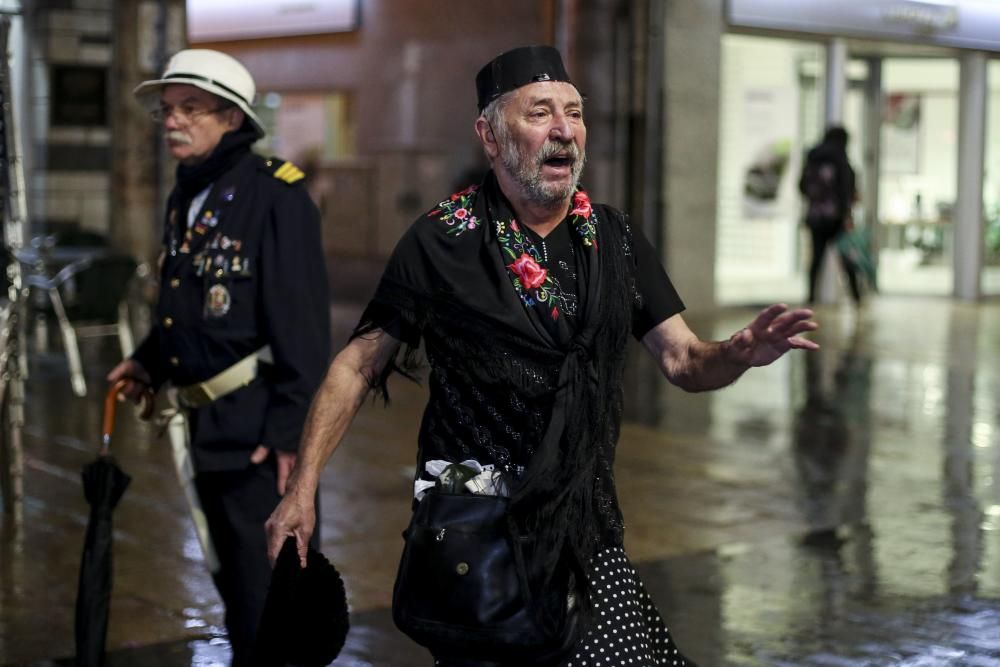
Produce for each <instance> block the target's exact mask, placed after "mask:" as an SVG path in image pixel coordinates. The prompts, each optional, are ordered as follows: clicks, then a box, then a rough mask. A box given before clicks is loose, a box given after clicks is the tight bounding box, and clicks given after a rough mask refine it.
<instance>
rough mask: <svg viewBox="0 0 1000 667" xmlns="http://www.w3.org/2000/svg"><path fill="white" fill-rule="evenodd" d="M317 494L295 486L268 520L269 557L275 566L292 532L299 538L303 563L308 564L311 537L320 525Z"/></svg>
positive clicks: (297, 548) (296, 545) (296, 546)
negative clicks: (316, 504) (317, 521)
mask: <svg viewBox="0 0 1000 667" xmlns="http://www.w3.org/2000/svg"><path fill="white" fill-rule="evenodd" d="M314 496H315V493H314V492H311V491H308V490H305V491H299V490H297V489H292V491H291V492H290V493H289V494H288V495H286V496H285V497H284V498H282V499H281V502H280V503H278V506H277V507H276V508H275V509H274V512H272V513H271V517H270V518H269V519H268V520H267V522H266V523H265V524H264V529H265V531H267V559H268V560H269V561H271V567H274V563H275V561H277V560H278V554H279V553H281V547H282V546H283V545H284V544H285V540H286V539H287V538H288V537H289V536H292V537H294V538H295V550H296V551H298V554H299V564H300V565H301V566H302V567H303V568H305V566H306V552H307V550H308V548H309V539H310V538H311V537H312V534H313V531H314V530H315V529H316V507H315V505H314V504H313V502H314Z"/></svg>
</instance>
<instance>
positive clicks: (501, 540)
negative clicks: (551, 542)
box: [392, 490, 580, 664]
mask: <svg viewBox="0 0 1000 667" xmlns="http://www.w3.org/2000/svg"><path fill="white" fill-rule="evenodd" d="M508 506H509V500H508V499H507V498H503V497H499V496H486V495H476V494H468V493H466V494H448V493H441V492H439V491H437V490H431V491H429V492H428V493H427V494H426V496H424V498H423V500H421V501H420V503H419V504H418V505H417V507H416V509H415V510H414V513H413V518H412V519H411V520H410V525H409V527H408V528H407V529H406V532H405V533H403V537H404V538H405V540H406V545H405V547H404V549H403V556H402V558H401V560H400V563H399V572H398V574H397V576H396V583H395V586H394V588H393V595H392V617H393V621H394V622H395V623H396V626H397V627H398V628H399V629H400V630H402V631H403V632H404V633H406V634H407V635H409V636H410V637H411V638H412V639H413V640H414V641H416V642H417V643H418V644H421V645H423V646H426V647H427V648H428V649H430V651H431V652H432V653H433V654H434V655H435V657H438V658H453V659H455V658H457V659H465V660H482V661H493V662H507V661H510V662H517V663H518V664H545V663H547V662H550V661H553V660H555V659H557V658H558V657H559V656H560V655H561V654H562V653H564V652H566V651H567V650H568V649H570V648H571V647H572V646H573V644H574V643H575V641H576V636H577V631H578V630H577V627H578V625H579V624H580V623H579V612H578V610H577V608H576V606H575V605H574V604H573V599H572V597H571V596H570V584H571V577H570V576H569V575H568V573H567V574H565V575H563V576H556V577H553V578H552V583H551V584H550V585H549V586H548V587H547V588H546V590H544V591H539V590H537V589H536V587H535V583H536V582H537V581H538V580H539V578H540V573H539V572H537V568H535V567H533V565H532V562H531V560H532V559H531V556H532V549H531V547H532V540H531V539H530V537H525V536H516V537H515V535H514V534H513V531H511V529H510V524H509V522H508V512H507V510H508Z"/></svg>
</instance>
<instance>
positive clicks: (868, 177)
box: [861, 58, 883, 257]
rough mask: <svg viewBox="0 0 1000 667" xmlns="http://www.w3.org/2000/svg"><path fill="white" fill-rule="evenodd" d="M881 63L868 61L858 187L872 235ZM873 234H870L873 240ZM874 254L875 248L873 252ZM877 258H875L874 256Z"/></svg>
mask: <svg viewBox="0 0 1000 667" xmlns="http://www.w3.org/2000/svg"><path fill="white" fill-rule="evenodd" d="M882 104H883V99H882V59H881V58H869V59H868V80H867V81H866V82H865V129H864V132H865V136H864V147H865V150H864V161H865V175H864V179H865V180H864V183H863V184H862V185H861V188H862V190H861V202H862V204H863V206H864V211H865V215H864V223H865V225H867V226H868V229H870V230H872V231H873V232H874V231H875V228H876V225H877V224H878V187H879V172H880V171H881V168H880V156H881V154H882V147H881V146H882ZM877 237H878V235H877V234H874V233H873V234H872V238H873V239H876V238H877ZM873 250H877V248H873ZM876 257H877V255H876Z"/></svg>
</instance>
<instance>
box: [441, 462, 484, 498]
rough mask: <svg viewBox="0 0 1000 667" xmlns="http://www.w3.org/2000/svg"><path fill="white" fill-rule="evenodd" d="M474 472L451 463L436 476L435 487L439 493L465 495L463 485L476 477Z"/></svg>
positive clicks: (459, 464) (466, 467) (467, 467)
mask: <svg viewBox="0 0 1000 667" xmlns="http://www.w3.org/2000/svg"><path fill="white" fill-rule="evenodd" d="M476 474H477V473H476V471H475V470H473V469H472V468H470V467H469V466H464V465H462V464H461V463H452V464H451V465H450V466H448V467H447V468H445V469H444V470H442V471H441V474H440V475H438V481H437V486H438V489H439V490H440V491H441V493H465V492H466V489H465V483H466V482H467V481H469V480H470V479H472V478H473V477H475V476H476Z"/></svg>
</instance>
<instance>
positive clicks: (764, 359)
mask: <svg viewBox="0 0 1000 667" xmlns="http://www.w3.org/2000/svg"><path fill="white" fill-rule="evenodd" d="M476 88H477V92H478V97H479V112H480V113H479V117H478V118H477V120H476V122H475V131H476V134H477V136H478V137H479V141H480V143H481V144H482V147H483V150H484V151H485V153H486V156H487V158H488V159H489V161H490V165H491V168H492V169H491V171H490V172H489V173H488V174H487V176H486V177H485V179H484V180H483V182H482V183H480V184H474V185H470V186H469V187H467V188H466V189H464V190H462V191H460V192H456V193H455V194H452V195H451V196H449V197H447V198H446V199H444V200H443V201H441V202H440V203H439V204H438V205H437V206H435V207H433V209H432V210H430V212H428V213H427V214H426V215H424V216H422V217H421V218H419V219H418V220H417V221H416V222H415V223H414V224H413V225H412V226H411V227H410V229H409V230H408V231H407V232H406V234H405V235H404V236H403V238H402V239H401V240H400V242H399V244H398V245H397V247H396V250H395V252H394V254H393V255H392V257H391V259H390V261H389V263H388V265H387V267H386V269H385V273H384V275H383V277H382V280H381V282H380V284H379V286H378V289H377V291H376V293H375V296H374V298H373V299H372V301H371V303H370V304H369V305H368V308H367V310H366V311H365V312H364V314H363V316H362V319H361V322H360V323H359V325H358V327H357V329H356V331H355V334H354V337H353V338H352V340H351V341H350V343H349V344H348V345H347V346H346V347H345V348H344V349H343V350H342V351H341V352H340V353H339V354H338V355H337V357H336V358H335V360H334V361H333V363H332V365H331V366H330V369H329V371H328V373H327V376H326V379H325V381H324V383H323V385H322V387H321V389H320V391H319V393H318V394H317V397H316V399H315V400H314V402H313V405H312V408H311V412H310V418H309V420H308V422H307V425H306V429H305V433H304V440H303V445H302V448H301V450H300V456H299V459H298V462H297V464H296V468H295V470H294V471H293V472H292V476H291V478H290V481H289V487H288V488H289V490H288V493H287V494H286V495H285V497H284V499H283V500H282V502H281V504H280V505H279V506H278V508H277V510H275V512H274V514H273V515H272V516H271V518H270V519H269V521H268V531H269V540H270V541H269V551H270V553H271V554H272V555H274V554H277V552H278V550H279V549H280V547H281V544H282V542H283V540H284V539H285V537H286V536H288V535H294V536H295V537H296V538H297V539H298V542H299V546H300V550H302V553H304V549H305V546H306V540H308V538H309V536H310V535H311V534H312V531H313V529H314V525H315V517H314V516H313V504H312V498H313V495H314V494H315V491H316V488H317V483H318V480H319V476H320V471H321V469H322V468H323V466H324V464H325V462H326V461H327V460H328V459H329V457H330V455H331V454H332V453H333V451H334V450H335V448H336V447H337V445H338V444H339V443H340V441H341V439H342V437H343V435H344V432H345V431H346V429H347V427H348V425H349V423H350V422H351V419H352V417H353V416H354V414H355V412H356V411H357V409H358V407H359V406H360V405H361V402H362V401H363V399H364V397H365V396H366V394H368V392H369V391H370V390H371V389H373V388H375V389H376V390H381V391H383V392H384V391H385V387H386V385H385V382H386V378H387V376H388V375H389V374H390V372H391V371H393V370H404V371H406V370H407V369H408V368H410V367H411V366H412V363H413V355H412V354H411V353H412V352H413V351H414V350H415V348H416V347H417V345H418V344H419V343H421V342H422V343H423V345H424V351H425V353H426V359H427V362H428V364H429V366H430V371H431V373H430V398H429V402H428V405H427V408H426V411H425V413H424V418H423V424H422V428H421V430H420V435H419V440H418V443H417V444H418V468H417V475H416V480H415V492H416V493H415V495H416V497H417V499H418V500H416V501H415V506H416V508H417V513H418V514H419V513H420V511H421V507H422V504H424V503H426V502H427V497H428V495H426V494H428V493H429V492H427V489H428V488H431V487H433V488H435V490H438V491H440V490H441V489H442V487H446V486H452V488H451V490H452V491H454V490H455V488H454V486H453V482H454V478H455V477H456V468H455V465H456V464H458V465H459V466H460V467H461V472H462V474H461V475H459V477H460V481H461V482H464V484H462V485H460V488H461V487H464V488H465V489H468V490H469V491H470V492H480V493H482V492H485V493H489V494H495V495H506V496H509V516H508V517H507V519H508V525H509V526H510V529H511V531H512V534H513V535H520V536H522V537H524V536H530V540H531V544H532V548H531V549H530V552H527V551H526V552H525V553H529V556H530V560H531V562H530V563H528V564H527V565H526V566H525V568H526V569H527V570H530V571H531V572H534V573H537V572H539V571H540V572H542V573H543V575H542V577H541V578H540V579H538V580H539V581H544V582H549V583H551V582H556V581H566V580H567V578H566V577H560V576H559V575H558V574H553V573H558V572H560V571H567V570H568V571H569V572H570V573H572V574H573V575H574V576H571V577H569V578H568V580H569V582H570V593H571V595H570V596H569V598H570V599H571V600H572V601H573V602H572V604H573V605H575V607H576V608H578V609H579V610H580V611H581V612H582V622H580V623H578V624H577V625H578V630H577V632H576V634H575V636H574V637H573V638H572V641H571V642H570V643H569V644H568V646H569V650H567V651H564V652H562V653H552V652H550V653H548V655H547V656H546V657H545V658H544V659H541V658H539V659H537V660H536V662H537V664H546V665H550V664H560V665H574V666H579V665H596V664H612V665H620V664H625V662H626V661H627V660H631V661H634V664H640V665H652V664H668V665H683V664H690V663H688V662H685V659H684V657H683V656H682V655H681V653H680V652H679V651H678V649H677V647H676V646H675V645H674V644H673V642H672V640H671V638H670V635H669V633H668V632H667V629H666V627H665V626H664V624H663V621H662V620H661V618H660V615H659V614H658V613H657V611H656V610H655V608H654V607H653V605H652V604H651V602H650V601H649V599H648V598H647V596H646V593H645V591H644V589H643V586H642V583H641V582H640V581H639V579H638V577H637V575H636V572H635V570H634V569H633V568H632V566H631V564H630V563H629V561H628V559H627V558H626V556H625V553H624V551H623V548H622V540H623V530H624V524H623V521H622V516H621V513H620V511H619V507H618V502H617V497H616V493H615V483H614V475H613V462H614V451H615V445H616V442H617V436H618V430H619V425H620V421H621V415H622V391H621V384H622V374H623V368H624V360H625V346H626V342H627V339H628V336H629V335H632V336H633V337H635V338H636V339H638V340H640V341H641V342H642V344H643V345H644V346H645V347H646V349H647V350H648V351H649V352H650V354H651V355H652V357H653V359H654V360H655V362H656V363H657V364H658V365H659V366H660V368H661V369H662V371H663V373H664V375H665V376H666V377H667V378H668V379H669V380H670V381H671V382H673V383H674V384H676V385H678V386H680V387H682V388H684V389H686V390H690V391H702V390H708V389H714V388H717V387H722V386H725V385H727V384H729V383H731V382H733V381H735V380H736V379H737V378H738V377H739V376H740V375H741V374H742V373H743V372H744V371H746V370H747V369H749V368H751V367H754V366H763V365H766V364H770V363H771V362H773V361H775V360H776V359H778V358H779V357H781V356H782V355H783V354H785V353H786V352H787V351H789V350H790V349H794V348H800V349H807V350H810V349H815V348H816V347H817V346H816V344H815V343H813V342H811V341H809V340H806V339H804V338H802V337H801V335H800V334H803V333H805V332H808V331H811V330H813V329H815V327H816V324H815V322H814V321H812V319H811V318H812V313H811V312H810V311H809V310H804V309H802V310H789V309H788V308H787V307H786V306H784V305H780V304H779V305H774V306H771V307H768V308H766V309H764V310H763V311H762V312H761V313H760V314H759V315H758V316H757V317H756V319H754V320H753V322H751V323H750V324H749V325H747V326H746V327H745V328H743V329H741V330H740V331H738V332H737V333H735V334H733V336H732V337H731V338H729V339H728V340H725V341H721V342H706V341H702V340H700V339H699V338H698V337H697V336H695V334H694V333H692V332H691V330H690V329H689V328H688V326H687V325H686V324H685V322H684V320H683V319H682V317H681V315H680V311H681V310H682V309H683V305H682V302H681V300H680V298H679V297H678V295H677V293H676V291H675V290H674V287H673V286H672V284H671V282H670V280H669V278H668V277H667V275H666V273H665V272H664V270H663V268H662V267H661V265H660V262H659V261H658V259H657V253H656V251H655V250H654V249H653V248H652V247H651V246H650V244H649V243H648V242H647V240H646V239H645V238H643V236H642V234H641V232H640V231H639V229H638V228H635V227H632V226H630V224H629V222H628V218H627V217H626V216H625V215H623V214H622V213H621V212H619V211H617V210H615V209H613V208H611V207H608V206H605V205H602V204H597V203H594V202H592V201H591V200H590V198H589V196H588V194H587V193H586V192H585V191H584V190H582V189H581V188H580V185H579V178H580V174H581V171H582V169H583V165H584V159H585V148H586V138H587V127H586V125H585V123H584V102H583V99H582V98H581V95H580V93H579V91H578V90H577V88H576V86H574V85H573V83H572V82H571V81H570V79H569V76H568V75H567V73H566V71H565V69H564V67H563V63H562V60H561V58H560V55H559V53H558V51H556V50H555V49H553V48H551V47H546V46H533V47H523V48H518V49H514V50H513V51H509V52H507V53H504V54H502V55H500V56H498V57H497V58H496V59H495V60H493V61H492V62H490V63H488V64H487V65H486V66H485V67H483V68H482V70H481V71H480V72H479V75H478V76H477V77H476ZM445 477H447V479H446V480H445V479H442V478H445ZM466 478H468V479H466ZM420 498H423V499H422V500H421V499H420ZM446 532H447V531H446V530H444V529H442V530H441V531H440V532H439V533H438V534H437V535H436V536H435V539H438V540H440V542H441V545H442V548H444V546H445V545H448V544H449V543H450V542H449V540H451V539H452V538H449V537H446V536H445V534H446ZM410 538H411V539H412V538H413V532H412V531H410ZM442 553H445V552H444V551H442ZM519 553H520V552H519ZM515 557H517V556H515ZM485 565H486V563H480V562H471V563H466V562H460V563H458V564H457V565H453V566H452V567H453V568H454V569H455V571H456V572H457V574H458V575H459V576H458V577H456V579H461V578H462V577H463V576H465V575H467V574H468V573H475V571H476V568H477V567H480V566H485ZM463 566H464V567H463ZM518 567H520V564H519V566H518ZM525 568H522V569H520V570H518V571H525ZM402 574H403V573H402V572H401V576H402ZM466 580H467V581H470V582H471V579H468V578H466ZM450 585H451V584H450V583H449V582H448V581H446V580H445V579H444V578H442V579H441V580H439V581H435V582H434V586H438V587H439V588H438V589H437V591H436V597H437V599H451V600H454V602H453V604H456V605H457V604H459V600H458V598H448V596H449V595H450V592H449V591H450V590H451V589H446V587H447V586H450ZM485 585H488V583H487V584H485ZM494 585H502V584H499V583H497V582H494ZM398 586H399V582H397V589H398ZM455 590H456V591H457V590H460V589H455ZM467 590H471V589H467ZM533 592H534V593H535V594H536V595H538V594H540V593H541V591H540V590H534V591H533ZM399 593H400V591H399V590H397V594H399ZM477 594H478V593H477ZM458 595H459V596H460V595H461V593H458ZM397 597H398V596H397ZM526 597H531V596H530V595H529V596H526ZM563 599H564V600H565V597H564V598H563ZM401 602H406V601H405V600H402V601H401V600H399V599H396V600H394V606H396V605H399V604H400V603H401ZM445 604H452V603H449V602H446V603H445ZM550 611H552V612H553V613H554V614H555V615H556V616H559V617H564V616H565V617H568V616H569V614H563V613H562V612H563V610H562V609H560V608H558V606H553V607H550ZM401 618H402V615H400V614H396V619H397V623H399V622H400V619H401ZM548 620H549V619H547V618H544V617H542V618H537V621H538V623H539V624H541V625H549V624H548V623H547V621H548ZM431 621H433V619H431ZM448 622H449V623H450V624H452V625H454V623H455V621H454V619H450V620H449V621H448ZM476 624H477V619H476V618H472V617H470V618H468V619H467V629H468V631H467V632H465V633H464V634H463V633H462V632H461V631H459V632H455V633H452V635H451V636H452V637H453V639H452V640H445V641H441V640H428V636H427V635H426V634H425V635H423V636H422V637H420V638H418V639H419V640H420V641H421V643H424V644H425V645H427V646H428V647H429V648H430V650H431V652H432V653H433V654H434V656H435V658H436V660H437V663H438V664H441V665H463V666H466V665H498V664H508V663H511V662H514V661H513V660H512V659H511V657H510V656H512V655H515V654H516V653H514V652H512V651H508V650H507V647H505V646H502V645H496V646H494V645H491V648H490V651H493V652H492V653H490V652H489V651H480V650H478V647H477V644H476V639H475V638H476V637H481V636H485V635H481V634H478V633H479V631H480V630H481V628H478V627H477V626H476ZM430 625H433V622H432V623H431V624H430ZM567 625H571V624H567ZM459 626H461V622H459ZM405 629H406V630H407V631H408V632H410V631H411V630H412V628H409V627H407V628H405ZM459 629H460V630H461V627H460V628H459ZM432 630H433V629H432ZM411 634H414V633H412V632H411ZM553 637H554V639H558V640H562V639H563V637H561V636H559V635H558V633H553ZM518 641H520V640H519V639H517V638H510V642H511V643H514V644H516V643H518ZM564 648H565V647H564ZM535 655H536V656H538V655H540V654H538V653H536V654H535ZM598 661H600V662H598ZM529 663H532V660H531V659H529V658H524V657H522V658H519V659H517V661H516V664H519V665H523V664H529Z"/></svg>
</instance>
